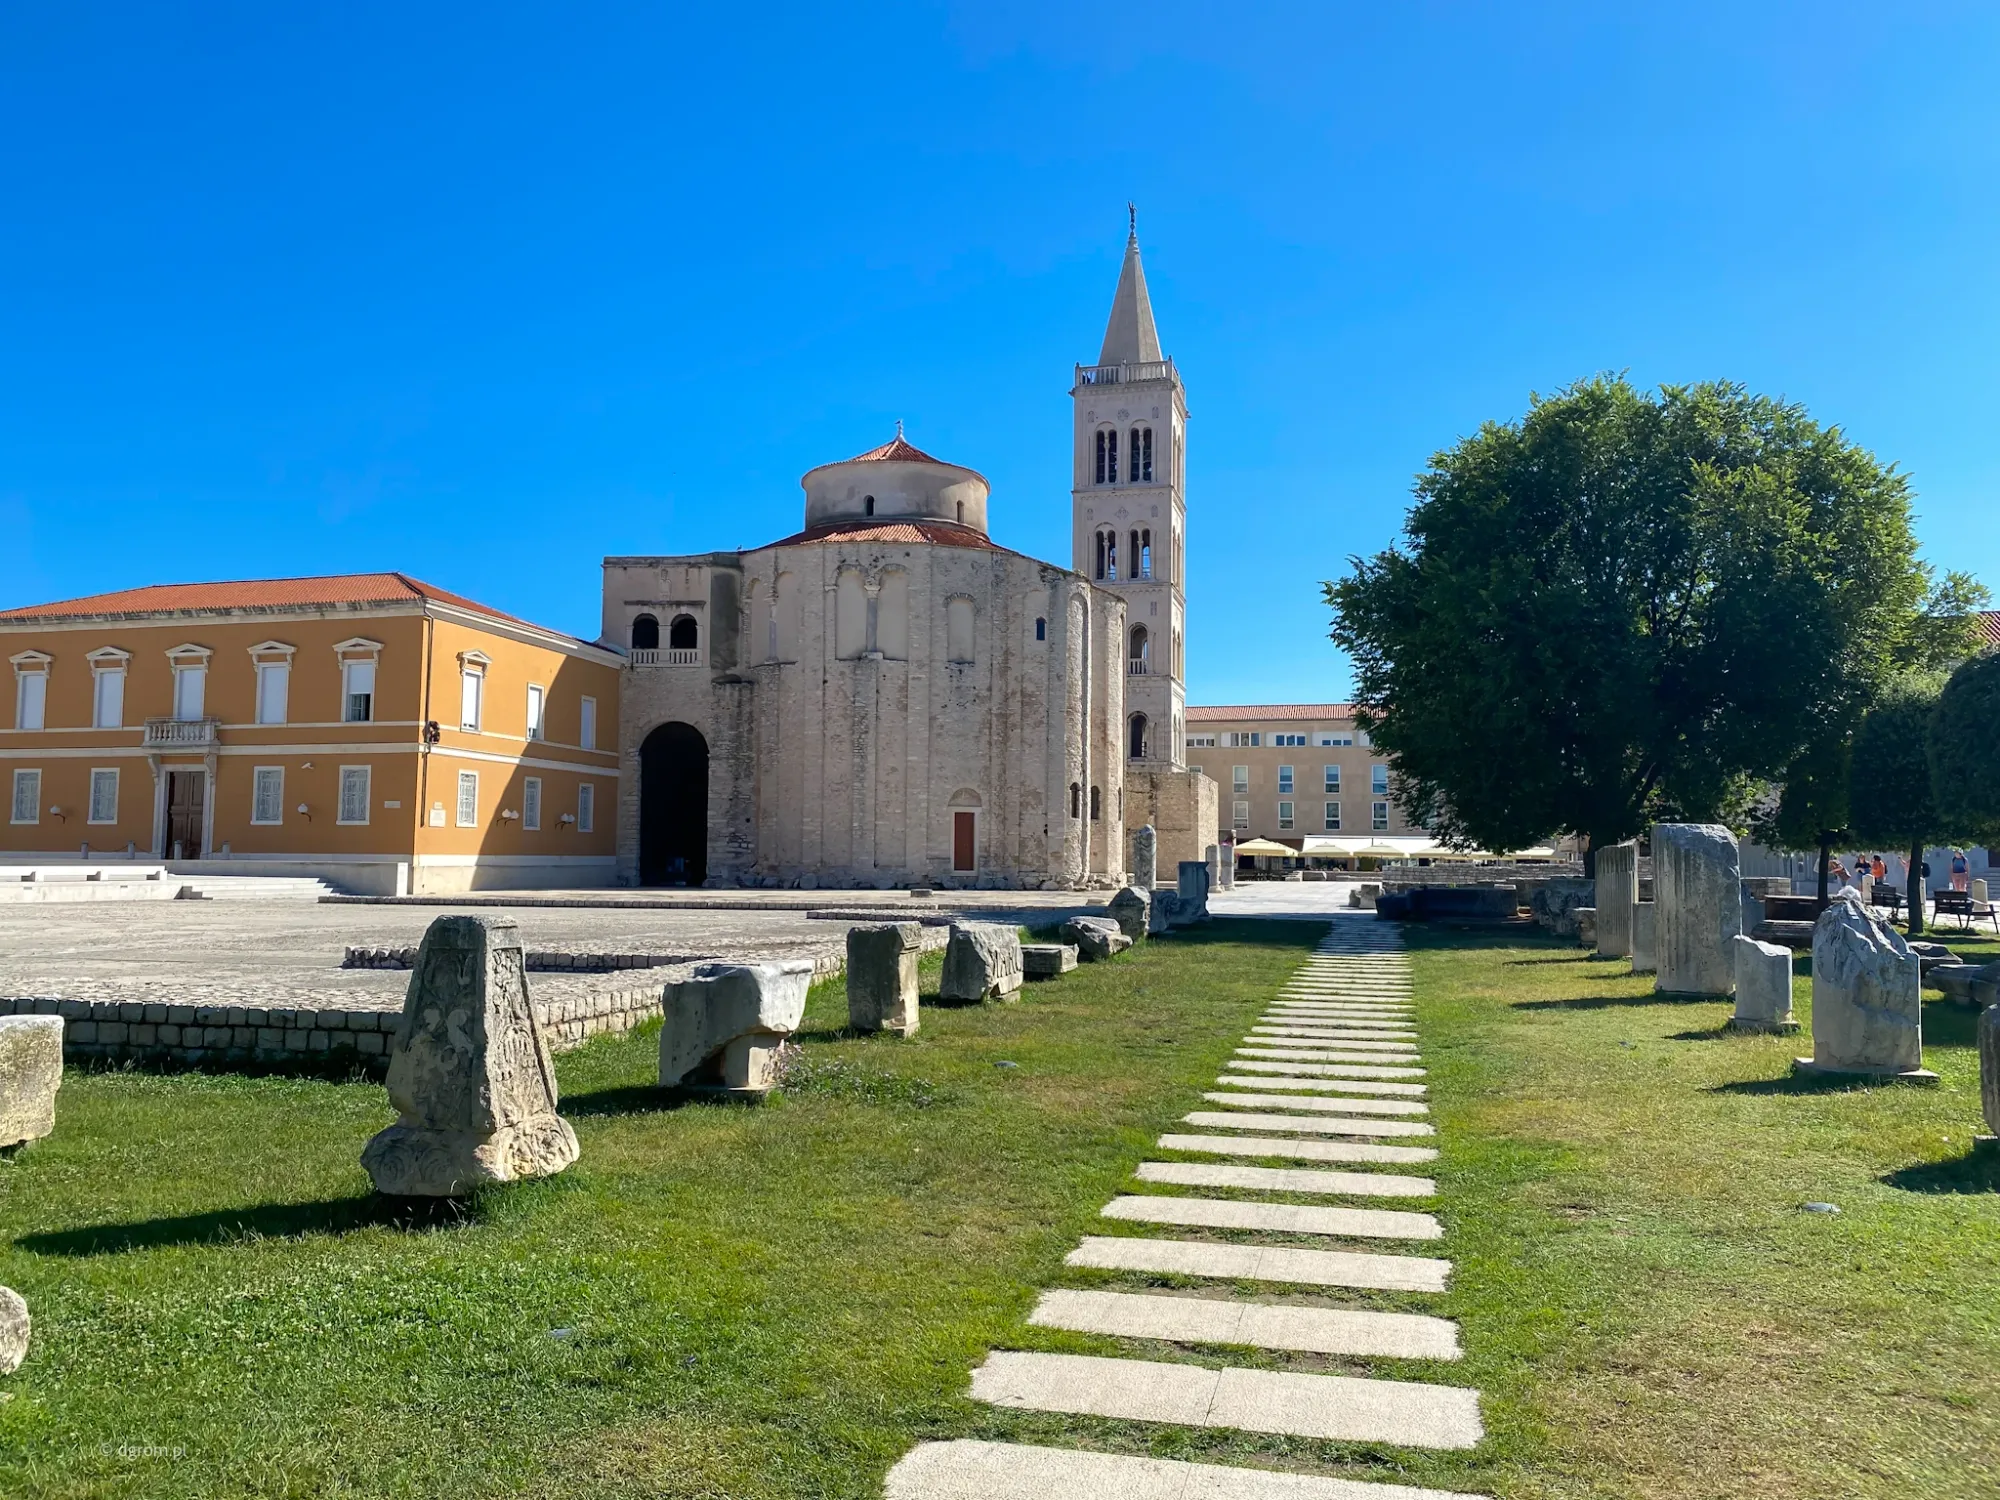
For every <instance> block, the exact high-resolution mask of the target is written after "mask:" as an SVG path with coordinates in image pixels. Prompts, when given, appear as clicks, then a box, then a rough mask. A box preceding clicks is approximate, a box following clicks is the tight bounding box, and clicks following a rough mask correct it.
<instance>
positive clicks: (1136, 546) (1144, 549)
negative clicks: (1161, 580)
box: [1132, 526, 1153, 578]
mask: <svg viewBox="0 0 2000 1500" xmlns="http://www.w3.org/2000/svg"><path fill="white" fill-rule="evenodd" d="M1132 576H1133V577H1134V578H1151V577H1152V576H1153V530H1152V528H1151V527H1150V526H1148V527H1144V528H1142V529H1141V530H1140V532H1139V539H1138V540H1137V541H1135V542H1134V543H1133V544H1132Z"/></svg>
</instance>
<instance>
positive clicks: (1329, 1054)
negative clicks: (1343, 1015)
mask: <svg viewBox="0 0 2000 1500" xmlns="http://www.w3.org/2000/svg"><path fill="white" fill-rule="evenodd" d="M1236 1055H1237V1056H1238V1057H1261V1058H1263V1059H1264V1060H1265V1061H1266V1062H1360V1063H1377V1062H1386V1063H1414V1062H1416V1061H1417V1060H1418V1053H1417V1049H1416V1047H1415V1046H1414V1045H1413V1044H1411V1043H1409V1042H1344V1043H1342V1044H1341V1045H1340V1046H1338V1047H1252V1046H1247V1045H1246V1046H1242V1047H1238V1048H1237V1049H1236Z"/></svg>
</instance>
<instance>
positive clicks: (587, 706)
mask: <svg viewBox="0 0 2000 1500" xmlns="http://www.w3.org/2000/svg"><path fill="white" fill-rule="evenodd" d="M771 654H772V655H773V656H775V655H777V651H776V649H775V647H774V648H773V650H772V652H771ZM577 743H578V744H580V745H582V746H583V748H584V749H586V750H595V749H596V748H597V700H596V699H595V698H586V699H584V700H583V727H582V728H581V729H580V730H578V731H577Z"/></svg>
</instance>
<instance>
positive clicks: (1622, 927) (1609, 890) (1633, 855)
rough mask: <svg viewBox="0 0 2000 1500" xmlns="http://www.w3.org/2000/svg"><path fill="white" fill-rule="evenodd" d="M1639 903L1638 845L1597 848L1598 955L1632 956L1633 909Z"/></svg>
mask: <svg viewBox="0 0 2000 1500" xmlns="http://www.w3.org/2000/svg"><path fill="white" fill-rule="evenodd" d="M1638 904H1639V845H1638V843H1637V841H1636V840H1633V841H1628V842H1626V843H1623V844H1607V845H1606V846H1605V847H1604V848H1602V849H1599V850H1598V851H1597V956H1598V957H1599V958H1630V957H1631V956H1632V908H1633V907H1635V906H1637V905H1638Z"/></svg>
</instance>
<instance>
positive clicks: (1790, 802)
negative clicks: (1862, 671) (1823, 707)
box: [1750, 734, 1854, 901]
mask: <svg viewBox="0 0 2000 1500" xmlns="http://www.w3.org/2000/svg"><path fill="white" fill-rule="evenodd" d="M1853 768H1854V742H1853V740H1852V739H1851V738H1850V737H1849V736H1847V735H1845V734H1822V735H1817V736H1815V737H1814V739H1813V741H1812V743H1810V744H1809V745H1807V746H1806V748H1805V749H1804V750H1802V751H1801V752H1800V753H1799V754H1798V755H1797V756H1796V757H1795V758H1794V759H1793V761H1792V763H1791V765H1789V766H1788V767H1786V768H1785V784H1784V786H1783V787H1782V788H1781V789H1780V790H1779V792H1778V793H1777V795H1776V797H1775V798H1772V799H1770V800H1769V801H1768V802H1767V803H1766V804H1765V805H1764V806H1763V807H1762V808H1761V809H1760V810H1759V812H1758V813H1757V814H1756V815H1755V816H1753V817H1752V818H1751V820H1750V832H1751V835H1752V836H1753V837H1754V838H1755V839H1756V840H1757V841H1758V842H1759V843H1760V844H1765V845H1768V846H1769V847H1770V848H1773V849H1793V850H1806V849H1812V850H1816V851H1817V852H1818V854H1819V864H1818V866H1817V868H1818V870H1819V899H1820V900H1822V901H1824V900H1826V897H1827V889H1826V888H1827V873H1826V872H1827V864H1828V862H1829V860H1830V859H1831V856H1832V854H1833V846H1834V844H1835V843H1836V842H1837V841H1838V840H1840V839H1843V838H1845V837H1846V836H1847V831H1848V828H1847V825H1848V820H1849V816H1850V814H1849V810H1848V808H1849V795H1848V792H1849V788H1848V778H1849V777H1850V776H1851V774H1852V773H1853Z"/></svg>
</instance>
